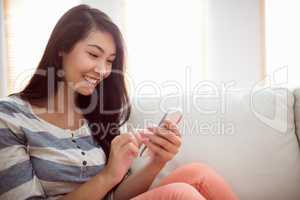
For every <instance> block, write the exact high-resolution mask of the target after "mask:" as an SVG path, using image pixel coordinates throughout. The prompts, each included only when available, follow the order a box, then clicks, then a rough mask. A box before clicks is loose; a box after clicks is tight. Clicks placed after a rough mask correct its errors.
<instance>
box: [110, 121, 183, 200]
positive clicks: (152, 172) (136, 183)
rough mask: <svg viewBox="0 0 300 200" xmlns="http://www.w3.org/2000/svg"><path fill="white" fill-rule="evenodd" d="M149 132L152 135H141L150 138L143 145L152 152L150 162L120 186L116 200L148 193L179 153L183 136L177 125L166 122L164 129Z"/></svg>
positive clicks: (158, 128) (155, 128) (150, 129)
mask: <svg viewBox="0 0 300 200" xmlns="http://www.w3.org/2000/svg"><path fill="white" fill-rule="evenodd" d="M148 130H149V131H151V132H152V133H149V132H148V133H147V131H145V132H140V134H141V136H143V137H146V138H148V140H144V141H143V143H144V144H145V145H146V146H147V147H148V148H149V149H150V151H151V159H150V162H149V163H148V164H147V165H146V166H145V167H144V168H142V169H141V170H140V171H138V172H136V173H135V174H133V175H131V176H129V177H128V178H127V179H125V180H124V181H123V182H122V183H121V184H120V185H119V186H118V188H117V190H116V191H115V193H114V199H115V200H124V199H125V200H127V199H130V198H132V197H135V196H137V195H139V194H141V193H143V192H146V191H147V190H148V188H149V187H150V185H151V184H152V182H153V180H154V179H155V177H156V175H157V174H158V173H159V172H160V170H161V169H162V168H163V167H164V166H165V164H166V163H167V162H168V161H170V160H172V159H173V157H174V156H175V155H176V154H177V152H178V151H179V148H180V146H181V137H180V135H181V134H180V132H179V130H178V127H177V126H176V124H174V123H173V122H171V121H169V120H164V122H163V124H162V127H153V128H148Z"/></svg>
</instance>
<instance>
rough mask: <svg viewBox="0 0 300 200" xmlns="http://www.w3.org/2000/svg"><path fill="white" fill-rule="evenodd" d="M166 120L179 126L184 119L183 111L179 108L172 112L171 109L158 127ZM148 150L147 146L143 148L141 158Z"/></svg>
mask: <svg viewBox="0 0 300 200" xmlns="http://www.w3.org/2000/svg"><path fill="white" fill-rule="evenodd" d="M165 119H168V120H170V121H172V122H174V123H175V124H179V122H180V121H181V119H182V111H181V110H180V109H178V108H177V109H172V110H171V109H169V110H168V111H167V112H166V113H165V114H164V115H163V117H162V118H161V120H160V122H159V124H158V126H161V125H162V123H163V121H164V120H165ZM146 149H147V146H144V147H143V148H142V151H141V153H140V156H142V155H143V153H144V152H145V150H146Z"/></svg>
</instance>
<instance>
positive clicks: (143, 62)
mask: <svg viewBox="0 0 300 200" xmlns="http://www.w3.org/2000/svg"><path fill="white" fill-rule="evenodd" d="M204 2H205V1H204V0H184V1H183V0H176V1H174V0H163V1H161V0H151V1H149V0H127V1H125V8H124V9H125V34H124V35H125V40H126V42H127V49H128V55H129V56H128V57H129V60H128V64H129V70H128V74H129V82H130V83H131V84H130V85H131V86H133V87H134V89H135V90H139V89H138V88H143V89H142V90H144V91H146V90H147V88H152V90H153V88H158V89H163V90H164V88H163V87H164V86H163V85H164V84H163V83H166V82H167V81H169V82H170V81H171V82H174V84H173V86H175V87H177V86H179V87H180V88H181V89H180V90H181V91H185V90H188V88H187V86H188V83H187V82H190V83H191V84H193V83H195V82H198V81H199V80H201V79H203V78H205V65H206V59H205V53H206V50H205V48H206V43H205V41H206V38H205V37H206V34H205V31H206V30H205V27H206V7H205V3H204ZM176 85H177V86H176ZM173 89H174V88H173ZM170 90H172V88H171V87H169V88H168V89H167V88H166V90H165V91H166V92H169V91H170ZM176 90H177V89H176ZM160 91H162V90H160Z"/></svg>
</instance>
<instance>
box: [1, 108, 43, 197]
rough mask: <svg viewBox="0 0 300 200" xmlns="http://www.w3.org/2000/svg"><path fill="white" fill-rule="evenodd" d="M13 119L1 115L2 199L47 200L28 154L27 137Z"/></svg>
mask: <svg viewBox="0 0 300 200" xmlns="http://www.w3.org/2000/svg"><path fill="white" fill-rule="evenodd" d="M8 117H11V116H8ZM11 119H12V118H10V120H7V119H4V118H3V112H2V113H0V199H1V200H2V199H3V200H5V199H7V200H8V199H9V200H10V199H13V200H23V199H35V200H37V199H46V196H45V194H44V191H43V188H42V185H41V184H40V182H39V179H38V178H37V176H36V175H35V173H34V170H33V167H32V164H31V161H30V157H29V155H28V153H27V145H26V139H25V136H24V135H22V133H21V131H19V132H18V131H17V128H16V126H14V125H13V123H12V121H11Z"/></svg>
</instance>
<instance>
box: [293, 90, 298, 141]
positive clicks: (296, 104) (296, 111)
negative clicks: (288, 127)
mask: <svg viewBox="0 0 300 200" xmlns="http://www.w3.org/2000/svg"><path fill="white" fill-rule="evenodd" d="M293 92H294V97H295V104H294V112H295V124H296V133H297V136H298V141H300V88H296V89H295V90H294V91H293Z"/></svg>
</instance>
